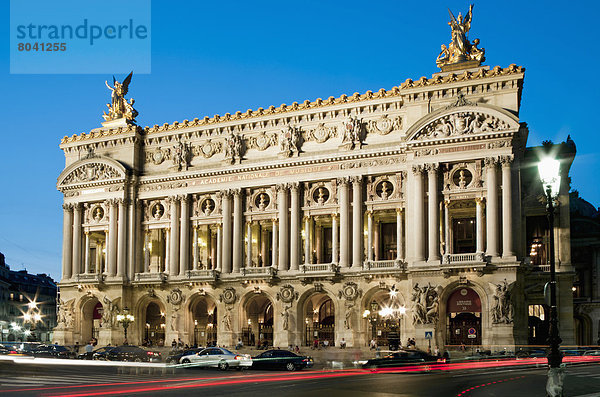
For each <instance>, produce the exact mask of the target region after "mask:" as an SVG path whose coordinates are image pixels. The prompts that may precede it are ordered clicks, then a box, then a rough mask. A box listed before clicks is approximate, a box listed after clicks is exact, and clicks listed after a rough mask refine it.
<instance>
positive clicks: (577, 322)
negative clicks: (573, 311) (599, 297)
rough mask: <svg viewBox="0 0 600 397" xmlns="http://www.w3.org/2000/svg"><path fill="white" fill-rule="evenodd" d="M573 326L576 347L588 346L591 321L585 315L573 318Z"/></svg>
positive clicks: (590, 339) (590, 340) (590, 338)
mask: <svg viewBox="0 0 600 397" xmlns="http://www.w3.org/2000/svg"><path fill="white" fill-rule="evenodd" d="M573 325H574V326H575V343H576V344H577V346H588V345H591V344H592V337H591V335H592V332H591V331H592V329H591V321H590V320H589V318H588V317H587V316H585V315H575V316H573Z"/></svg>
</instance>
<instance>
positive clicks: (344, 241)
mask: <svg viewBox="0 0 600 397" xmlns="http://www.w3.org/2000/svg"><path fill="white" fill-rule="evenodd" d="M349 182H350V180H349V178H339V179H338V181H337V183H338V185H339V189H338V194H339V200H338V201H339V206H340V266H341V267H348V266H350V214H349V212H350V208H349V207H350V203H349V197H348V184H349Z"/></svg>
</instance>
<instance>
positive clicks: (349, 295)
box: [338, 282, 362, 301]
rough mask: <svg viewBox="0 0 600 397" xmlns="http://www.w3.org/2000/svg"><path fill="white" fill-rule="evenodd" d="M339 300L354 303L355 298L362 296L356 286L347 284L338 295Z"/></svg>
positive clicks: (351, 283)
mask: <svg viewBox="0 0 600 397" xmlns="http://www.w3.org/2000/svg"><path fill="white" fill-rule="evenodd" d="M338 295H339V297H340V299H342V298H344V299H346V300H347V301H354V300H356V298H358V297H361V296H362V290H361V289H360V288H358V285H357V284H356V283H353V282H347V283H345V284H344V286H343V287H342V290H341V291H340V292H339V293H338Z"/></svg>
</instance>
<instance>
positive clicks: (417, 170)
mask: <svg viewBox="0 0 600 397" xmlns="http://www.w3.org/2000/svg"><path fill="white" fill-rule="evenodd" d="M410 169H411V171H412V173H413V174H415V175H420V174H421V173H422V172H423V171H424V169H425V167H424V166H423V164H413V165H411V166H410Z"/></svg>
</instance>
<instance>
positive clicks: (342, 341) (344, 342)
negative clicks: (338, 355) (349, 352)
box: [340, 338, 346, 349]
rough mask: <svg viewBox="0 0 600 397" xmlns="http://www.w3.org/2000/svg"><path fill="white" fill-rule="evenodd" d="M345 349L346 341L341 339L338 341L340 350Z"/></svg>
mask: <svg viewBox="0 0 600 397" xmlns="http://www.w3.org/2000/svg"><path fill="white" fill-rule="evenodd" d="M345 348H346V339H344V338H342V340H341V341H340V349H345Z"/></svg>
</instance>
